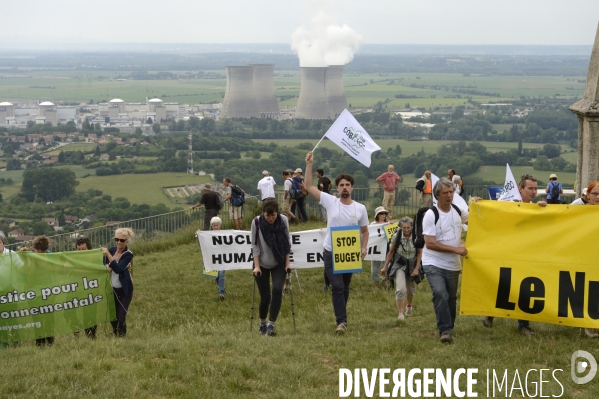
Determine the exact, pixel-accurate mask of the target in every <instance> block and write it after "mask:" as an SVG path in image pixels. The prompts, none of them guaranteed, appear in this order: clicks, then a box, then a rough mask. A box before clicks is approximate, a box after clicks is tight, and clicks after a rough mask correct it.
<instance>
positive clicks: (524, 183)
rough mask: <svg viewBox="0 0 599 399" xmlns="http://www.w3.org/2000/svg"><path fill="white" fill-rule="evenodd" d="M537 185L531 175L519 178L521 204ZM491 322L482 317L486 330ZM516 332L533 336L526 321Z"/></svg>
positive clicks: (530, 198) (530, 197)
mask: <svg viewBox="0 0 599 399" xmlns="http://www.w3.org/2000/svg"><path fill="white" fill-rule="evenodd" d="M537 185H538V183H537V179H536V178H535V177H534V176H533V175H528V174H526V175H524V176H522V177H521V178H520V182H519V183H518V190H519V191H520V197H522V202H523V203H525V204H530V203H532V201H533V200H534V199H535V198H536V196H537V189H538V187H537ZM479 199H480V198H478V197H475V200H479ZM537 204H538V205H539V206H542V207H545V206H547V202H545V201H538V202H537ZM493 320H494V318H493V317H491V316H486V317H483V326H485V327H487V328H491V327H493ZM518 331H520V333H521V334H522V335H526V336H532V335H534V332H533V331H532V329H531V328H530V322H529V321H528V320H518Z"/></svg>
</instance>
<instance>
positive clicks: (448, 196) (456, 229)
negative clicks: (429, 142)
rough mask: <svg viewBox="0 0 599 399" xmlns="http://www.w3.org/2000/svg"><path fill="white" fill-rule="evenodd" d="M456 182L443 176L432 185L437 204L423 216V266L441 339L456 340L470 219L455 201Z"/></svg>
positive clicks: (448, 341)
mask: <svg viewBox="0 0 599 399" xmlns="http://www.w3.org/2000/svg"><path fill="white" fill-rule="evenodd" d="M453 190H454V188H453V182H452V181H451V180H449V179H447V178H444V177H443V178H441V179H439V181H438V182H437V183H436V184H435V187H434V188H433V195H434V196H435V198H436V199H437V205H433V208H431V209H429V210H428V211H427V212H426V214H425V215H424V218H423V219H422V233H423V236H424V243H425V246H424V249H423V251H422V267H423V270H424V272H425V273H426V278H427V280H428V283H429V284H430V286H431V290H432V292H433V306H434V308H435V315H436V316H437V328H438V329H439V335H440V337H441V342H443V343H450V342H452V341H453V337H452V335H451V334H452V331H453V326H454V323H455V318H456V299H457V293H458V280H459V278H460V272H461V270H462V264H461V262H460V256H466V254H467V253H468V250H467V249H466V248H465V247H462V246H460V241H461V236H462V224H467V223H468V210H467V209H459V208H457V206H455V205H454V204H452V201H453V196H454V191H453Z"/></svg>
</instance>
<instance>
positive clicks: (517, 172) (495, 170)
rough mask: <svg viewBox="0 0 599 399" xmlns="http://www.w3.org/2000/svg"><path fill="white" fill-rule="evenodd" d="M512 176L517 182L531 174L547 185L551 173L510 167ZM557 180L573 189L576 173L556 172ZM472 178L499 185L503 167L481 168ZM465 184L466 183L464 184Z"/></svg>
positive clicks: (529, 167) (503, 171) (503, 176)
mask: <svg viewBox="0 0 599 399" xmlns="http://www.w3.org/2000/svg"><path fill="white" fill-rule="evenodd" d="M510 169H511V170H512V174H513V175H514V178H515V179H516V180H518V178H519V177H520V176H522V175H524V174H527V173H528V174H532V175H533V176H535V177H536V178H537V179H539V180H541V181H543V182H544V183H547V182H548V181H549V175H550V174H551V173H552V172H549V171H539V170H534V169H533V168H532V166H511V165H510ZM556 175H557V177H558V180H559V182H560V183H562V184H563V185H564V186H566V188H572V187H574V182H575V181H576V173H566V172H556ZM471 176H472V177H480V178H481V179H484V180H492V181H494V182H496V183H498V184H499V183H501V182H503V181H505V166H483V167H481V168H480V169H479V170H478V172H476V173H474V174H473V175H471ZM466 184H467V183H466ZM539 188H543V189H544V188H545V187H544V186H539Z"/></svg>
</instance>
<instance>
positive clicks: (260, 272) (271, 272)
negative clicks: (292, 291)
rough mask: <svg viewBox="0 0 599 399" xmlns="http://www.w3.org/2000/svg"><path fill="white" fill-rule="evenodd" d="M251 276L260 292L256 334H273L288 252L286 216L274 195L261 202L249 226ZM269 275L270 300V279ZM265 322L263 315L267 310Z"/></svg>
mask: <svg viewBox="0 0 599 399" xmlns="http://www.w3.org/2000/svg"><path fill="white" fill-rule="evenodd" d="M251 230H252V231H251V234H252V235H251V237H255V239H252V256H253V257H254V270H253V274H254V278H255V280H256V284H257V285H258V291H259V292H260V305H259V308H258V311H259V314H260V330H259V331H260V334H262V335H268V336H275V335H276V334H277V332H276V329H275V322H276V321H277V317H278V315H279V310H280V309H281V302H282V300H283V285H284V283H285V275H286V273H289V272H290V271H291V265H290V261H289V254H290V253H291V237H290V235H289V222H288V220H287V216H285V215H281V214H280V213H279V204H278V203H277V201H275V200H274V199H268V200H266V201H264V202H263V203H262V215H260V216H256V218H255V219H254V221H253V222H252V228H251ZM271 276H272V301H271V290H270V279H271ZM269 306H270V316H269V318H268V323H267V322H266V316H267V315H268V313H269Z"/></svg>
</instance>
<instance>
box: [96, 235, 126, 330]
mask: <svg viewBox="0 0 599 399" xmlns="http://www.w3.org/2000/svg"><path fill="white" fill-rule="evenodd" d="M133 237H134V234H133V230H131V229H130V228H127V227H124V228H120V229H117V230H116V231H115V232H114V242H115V244H116V246H114V247H111V248H108V249H106V248H102V253H103V254H104V264H105V265H106V269H108V271H109V272H110V276H111V282H112V290H113V292H114V303H115V306H116V320H114V321H112V322H111V324H112V331H113V333H114V335H115V336H117V337H124V336H125V335H127V313H128V312H129V305H130V304H131V300H132V299H133V279H132V278H131V269H132V266H133V252H131V251H130V250H129V247H128V246H127V244H130V243H131V240H132V239H133Z"/></svg>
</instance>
